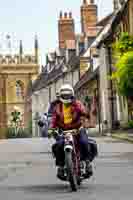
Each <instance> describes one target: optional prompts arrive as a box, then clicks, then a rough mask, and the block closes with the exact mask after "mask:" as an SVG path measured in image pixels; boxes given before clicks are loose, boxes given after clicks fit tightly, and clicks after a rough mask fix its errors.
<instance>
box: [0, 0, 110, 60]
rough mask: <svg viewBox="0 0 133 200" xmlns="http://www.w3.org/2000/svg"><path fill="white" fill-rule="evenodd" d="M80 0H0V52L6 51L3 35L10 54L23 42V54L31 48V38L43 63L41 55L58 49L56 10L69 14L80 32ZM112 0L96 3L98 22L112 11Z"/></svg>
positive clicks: (99, 0)
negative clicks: (10, 48) (37, 42)
mask: <svg viewBox="0 0 133 200" xmlns="http://www.w3.org/2000/svg"><path fill="white" fill-rule="evenodd" d="M82 1H83V0H4V1H2V0H0V53H2V52H6V51H7V48H6V47H7V40H6V35H7V34H10V35H11V46H12V52H13V50H14V49H16V48H18V41H19V40H20V39H22V40H23V46H24V48H25V51H26V52H29V51H31V50H32V49H33V45H34V44H33V41H34V35H35V34H37V35H38V38H39V46H40V52H41V57H42V62H43V63H44V60H45V54H46V52H48V51H49V50H53V49H55V48H56V47H57V46H58V43H57V41H58V29H57V28H58V27H57V20H58V15H59V12H60V10H62V11H72V12H73V16H74V19H75V24H76V31H77V32H80V5H81V3H82ZM112 1H113V0H96V2H97V4H98V8H99V19H101V18H102V17H104V16H105V15H107V14H109V13H110V12H111V11H112Z"/></svg>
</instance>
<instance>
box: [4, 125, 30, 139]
mask: <svg viewBox="0 0 133 200" xmlns="http://www.w3.org/2000/svg"><path fill="white" fill-rule="evenodd" d="M5 135H6V138H7V139H10V138H31V137H32V133H31V132H30V131H29V129H23V128H19V130H18V132H17V134H15V129H14V128H12V127H9V128H7V129H6V132H5Z"/></svg>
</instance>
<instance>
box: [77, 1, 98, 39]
mask: <svg viewBox="0 0 133 200" xmlns="http://www.w3.org/2000/svg"><path fill="white" fill-rule="evenodd" d="M96 23H97V5H96V4H95V1H94V0H88V1H87V0H83V4H82V6H81V25H82V33H84V35H85V36H90V37H91V36H96Z"/></svg>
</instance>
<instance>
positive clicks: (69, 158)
mask: <svg viewBox="0 0 133 200" xmlns="http://www.w3.org/2000/svg"><path fill="white" fill-rule="evenodd" d="M65 163H66V168H67V173H68V180H69V182H70V186H71V189H72V191H77V178H76V174H75V172H74V170H73V161H72V152H71V151H66V152H65Z"/></svg>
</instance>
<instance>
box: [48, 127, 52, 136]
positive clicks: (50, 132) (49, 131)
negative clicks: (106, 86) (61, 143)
mask: <svg viewBox="0 0 133 200" xmlns="http://www.w3.org/2000/svg"><path fill="white" fill-rule="evenodd" d="M52 135H53V130H51V129H48V138H51V137H52Z"/></svg>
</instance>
